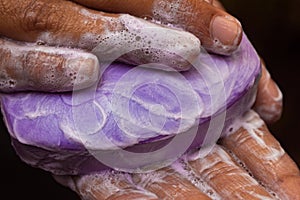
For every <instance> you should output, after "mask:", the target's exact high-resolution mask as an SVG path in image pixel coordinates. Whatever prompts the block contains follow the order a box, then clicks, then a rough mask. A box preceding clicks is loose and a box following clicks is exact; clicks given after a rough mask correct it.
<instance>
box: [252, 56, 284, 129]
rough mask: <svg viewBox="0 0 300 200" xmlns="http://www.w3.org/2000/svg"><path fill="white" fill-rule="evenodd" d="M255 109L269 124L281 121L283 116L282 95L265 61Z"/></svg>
mask: <svg viewBox="0 0 300 200" xmlns="http://www.w3.org/2000/svg"><path fill="white" fill-rule="evenodd" d="M253 109H254V110H255V111H256V112H257V113H258V114H259V115H260V117H261V118H262V119H263V120H264V121H265V122H267V123H268V124H271V123H274V122H276V121H277V120H279V118H280V117H281V114H282V93H281V91H280V89H279V88H278V86H277V84H276V83H275V82H274V81H273V80H272V78H271V76H270V73H269V72H268V71H267V69H266V66H265V64H264V62H263V61H262V76H261V79H260V81H259V84H258V92H257V97H256V102H255V105H254V108H253Z"/></svg>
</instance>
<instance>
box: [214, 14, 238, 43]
mask: <svg viewBox="0 0 300 200" xmlns="http://www.w3.org/2000/svg"><path fill="white" fill-rule="evenodd" d="M241 32H242V30H241V24H240V23H239V21H237V20H236V19H235V18H232V17H230V16H216V17H215V18H214V19H213V21H212V24H211V33H212V37H213V39H214V40H218V41H219V42H220V43H221V44H223V45H235V44H236V43H238V38H240V35H241Z"/></svg>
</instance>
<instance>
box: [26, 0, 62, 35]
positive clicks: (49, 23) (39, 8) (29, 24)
mask: <svg viewBox="0 0 300 200" xmlns="http://www.w3.org/2000/svg"><path fill="white" fill-rule="evenodd" d="M56 3H57V1H55V0H54V1H45V0H32V1H31V2H30V3H29V4H27V5H26V6H25V9H24V12H23V16H22V21H23V23H22V26H23V29H24V30H25V31H29V32H30V31H46V30H51V29H57V28H59V27H58V26H59V25H60V21H59V19H60V17H57V15H59V12H58V11H59V10H58V6H57V5H56ZM61 16H63V15H61Z"/></svg>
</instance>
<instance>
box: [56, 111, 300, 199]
mask: <svg viewBox="0 0 300 200" xmlns="http://www.w3.org/2000/svg"><path fill="white" fill-rule="evenodd" d="M237 120H238V123H240V126H237V127H236V129H237V130H236V131H234V132H233V133H231V134H229V135H227V136H225V137H223V138H222V139H221V140H220V141H219V144H217V145H216V146H214V147H213V148H212V149H211V150H210V152H209V153H208V154H207V155H206V156H204V157H200V158H197V157H196V158H194V159H192V160H185V159H183V160H179V161H178V162H177V163H176V162H175V163H174V164H173V165H171V166H170V167H167V168H164V169H161V170H157V171H155V172H151V173H147V174H129V173H121V172H116V171H105V172H102V173H99V174H96V175H95V174H92V175H86V176H73V177H66V176H64V177H59V176H57V177H55V179H56V180H57V181H58V182H59V183H61V184H63V185H65V186H67V187H70V188H71V189H73V190H74V191H75V192H77V193H78V195H79V196H80V197H81V198H82V199H83V200H88V199H89V200H100V199H110V197H112V196H117V195H121V194H122V195H125V197H126V199H134V198H135V196H136V195H137V193H143V194H144V195H145V196H146V195H148V196H150V197H151V198H150V197H145V198H149V199H214V198H216V197H217V198H220V199H251V200H252V199H275V197H276V198H280V199H288V200H289V199H291V200H294V199H296V200H298V199H300V192H299V190H298V188H299V187H300V172H299V169H298V167H297V165H296V164H295V163H294V161H293V160H292V159H291V158H290V157H289V156H288V155H287V153H286V152H285V151H284V150H283V149H282V147H281V146H280V144H279V143H278V141H277V140H276V139H275V138H274V137H273V136H272V134H271V133H270V132H269V130H268V129H267V126H266V124H265V123H264V122H263V121H262V119H260V117H259V116H258V115H257V114H256V113H255V112H254V111H249V112H248V113H246V114H245V115H244V116H243V117H241V118H240V119H237ZM278 152H280V153H278ZM124 183H125V184H124ZM124 185H125V186H126V187H125V186H124ZM132 188H134V189H132ZM137 191H139V192H137Z"/></svg>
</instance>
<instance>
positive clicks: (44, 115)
mask: <svg viewBox="0 0 300 200" xmlns="http://www.w3.org/2000/svg"><path fill="white" fill-rule="evenodd" d="M191 65H192V66H193V67H192V68H191V69H190V70H189V71H186V72H175V71H162V70H158V69H153V67H152V68H147V66H130V65H127V64H122V63H112V64H110V65H109V66H107V67H106V68H105V70H103V71H104V72H103V74H102V76H101V79H100V81H99V83H98V84H97V85H96V86H95V87H91V88H88V89H85V90H80V91H74V92H69V93H57V94H52V93H39V92H28V93H14V94H1V95H0V98H1V109H2V113H3V116H4V120H5V123H6V126H7V128H8V131H9V133H10V135H11V137H12V143H13V146H14V148H15V150H16V152H17V153H18V155H19V156H20V157H21V159H22V160H23V161H24V162H26V163H28V164H30V165H32V166H34V167H39V168H42V169H44V170H47V171H50V172H52V173H54V174H59V175H67V174H69V175H70V174H72V175H75V174H86V173H91V172H94V171H99V170H102V169H106V168H115V169H121V170H126V168H128V169H129V171H130V170H134V169H140V170H141V171H142V170H143V169H145V170H147V169H150V168H151V167H155V166H158V165H159V163H160V164H161V165H162V166H163V165H164V164H165V165H167V164H168V162H171V161H172V160H173V159H176V158H178V157H179V156H181V155H182V154H184V153H186V152H189V151H191V150H194V149H197V148H201V147H203V146H208V145H210V144H212V143H214V142H216V141H217V139H218V138H219V137H222V135H224V134H226V133H228V132H230V131H232V130H233V127H234V124H233V122H234V119H236V118H237V117H239V116H240V115H242V114H243V113H244V112H246V111H248V110H249V109H250V108H251V106H252V105H253V103H254V101H255V94H256V86H257V82H258V79H259V77H260V70H261V69H260V60H259V57H258V55H257V53H256V51H255V50H254V48H253V46H252V45H251V44H250V42H249V41H248V39H247V37H246V36H245V35H244V37H243V40H242V43H241V46H240V48H239V49H238V51H236V52H235V53H234V54H233V55H232V56H229V57H225V56H218V55H213V54H207V53H202V54H201V55H200V56H199V58H197V59H196V60H195V61H193V62H191ZM154 68H155V67H154ZM160 150H162V152H160ZM155 152H158V153H155ZM108 155H109V156H108ZM118 156H119V157H118ZM134 156H136V158H133V157H134ZM151 156H152V157H151ZM122 158H123V160H125V161H126V160H127V161H128V162H125V161H121V160H122ZM131 158H132V160H130V159H131ZM113 160H118V161H119V162H120V163H118V162H116V163H117V164H115V165H114V164H112V162H113ZM129 160H130V161H129Z"/></svg>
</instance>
